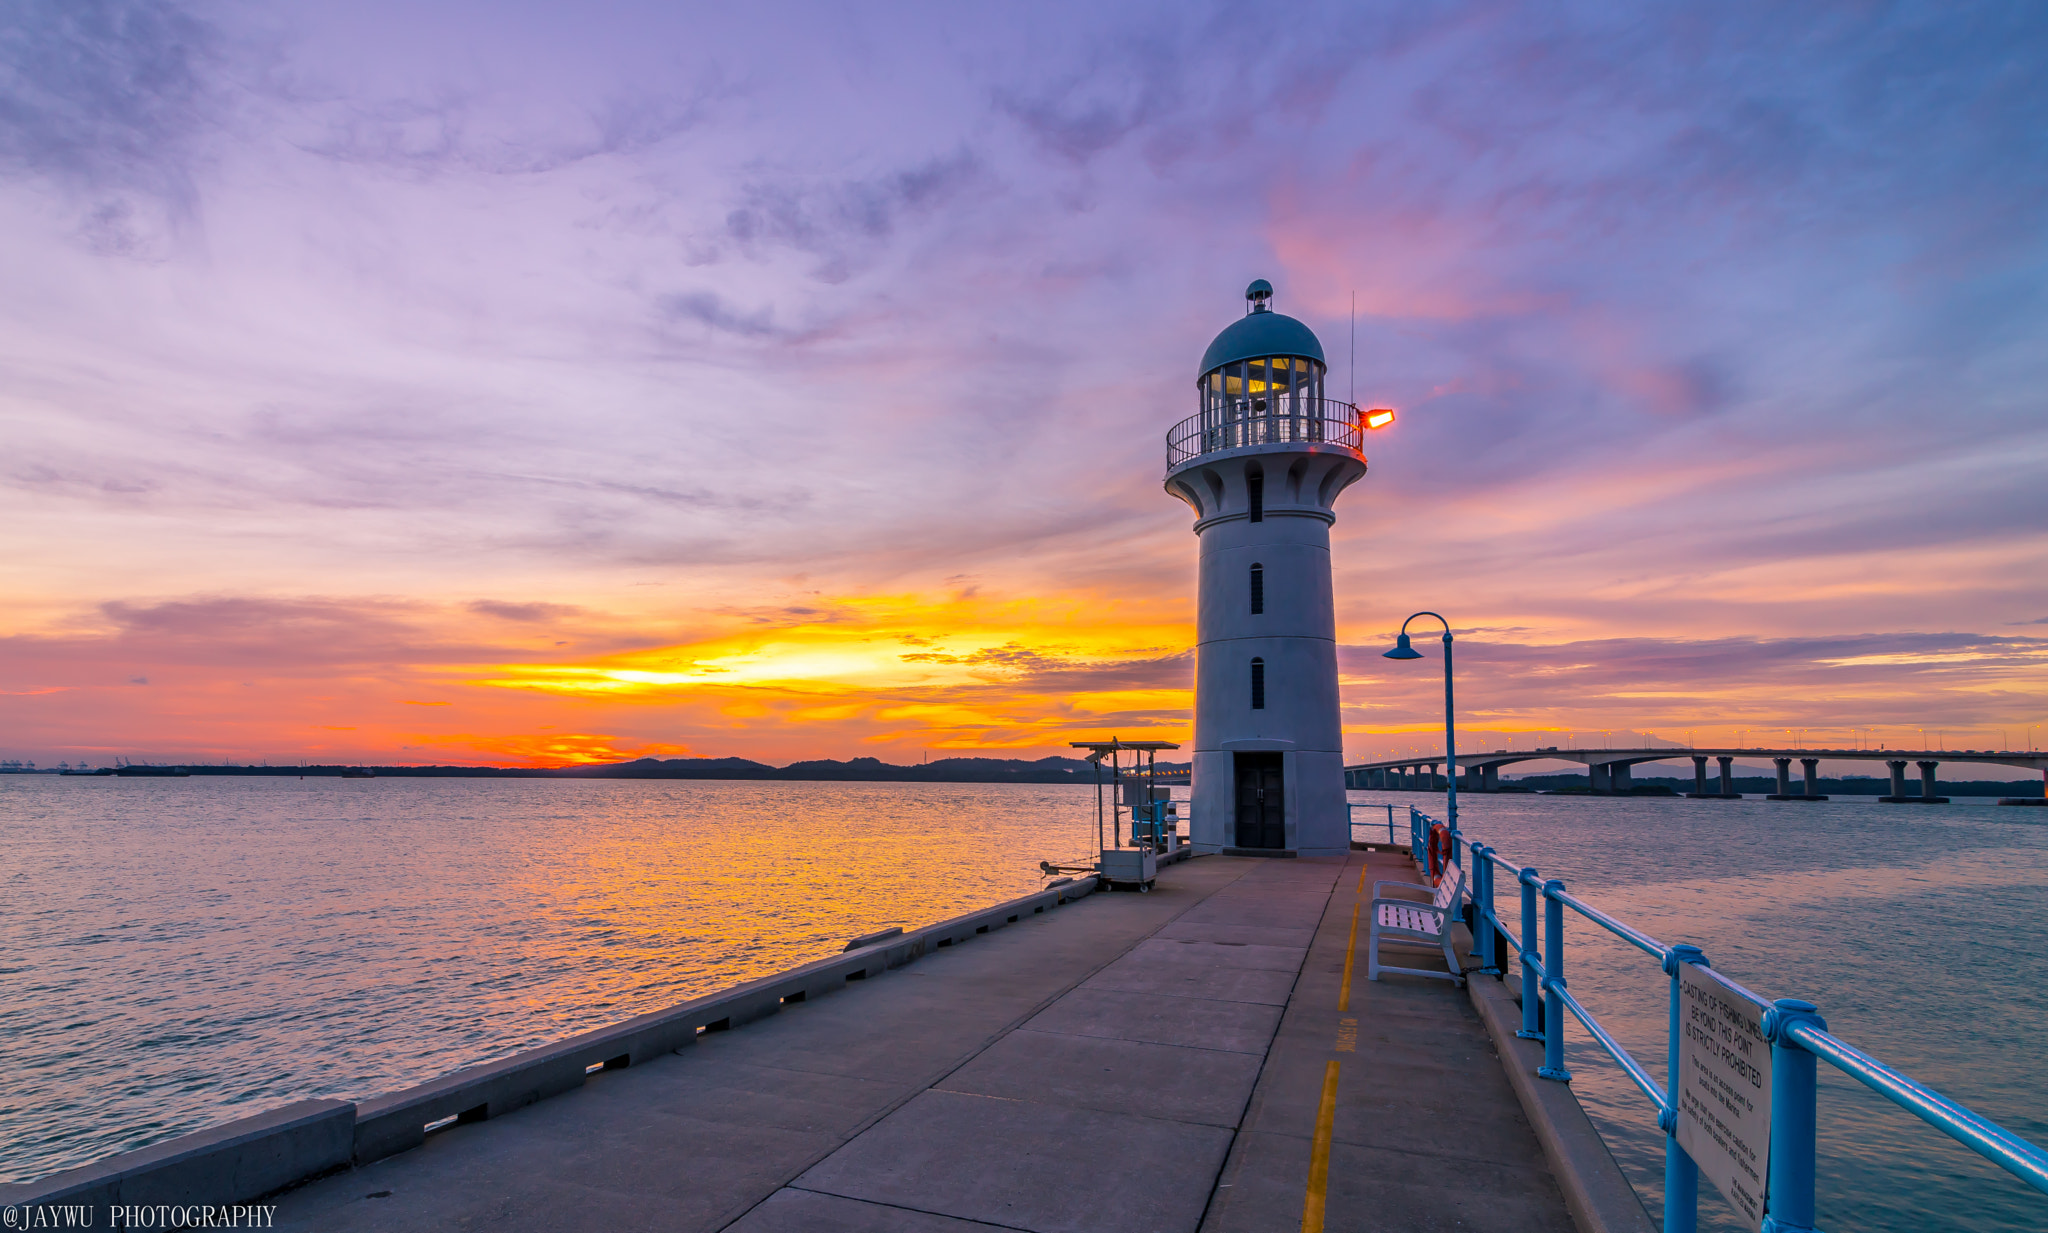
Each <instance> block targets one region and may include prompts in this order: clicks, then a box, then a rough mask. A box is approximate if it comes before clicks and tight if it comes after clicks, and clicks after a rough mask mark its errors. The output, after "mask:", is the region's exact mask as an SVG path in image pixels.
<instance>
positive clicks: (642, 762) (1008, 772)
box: [4, 757, 1187, 784]
mask: <svg viewBox="0 0 2048 1233" xmlns="http://www.w3.org/2000/svg"><path fill="white" fill-rule="evenodd" d="M136 765H142V764H136ZM148 765H152V766H163V767H166V768H177V769H180V770H183V771H185V772H186V773H187V774H189V775H192V776H199V775H287V776H297V777H309V776H317V777H320V778H332V779H340V778H344V777H351V776H353V777H363V772H364V771H368V772H370V773H371V774H372V775H374V776H376V777H377V778H379V779H729V780H730V779H737V780H796V781H819V782H837V783H1030V784H1049V783H1082V784H1092V783H1094V782H1095V774H1096V772H1095V767H1094V766H1093V765H1092V764H1090V763H1088V762H1084V761H1081V760H1080V759H1078V758H1060V757H1052V758H1040V759H1038V760H1036V761H1025V760H1024V759H1021V758H941V759H939V760H937V761H935V762H928V763H913V764H911V765H908V766H899V765H897V764H895V763H893V762H883V761H882V760H880V759H879V758H854V759H851V760H849V761H846V762H839V761H834V760H831V759H824V760H820V761H811V762H793V763H791V764H790V765H788V766H781V767H777V766H770V765H768V764H767V763H765V762H754V761H751V760H749V759H747V758H668V759H656V758H637V759H635V760H633V761H631V762H616V763H609V764H606V765H603V766H560V767H529V766H363V765H360V764H354V763H351V764H347V765H343V764H339V763H336V764H324V765H319V766H227V765H216V766H207V765H203V764H201V763H196V762H166V763H152V764H148ZM1159 770H1160V771H1161V772H1162V775H1161V778H1166V777H1167V776H1166V775H1165V774H1164V772H1168V771H1175V772H1180V774H1178V775H1177V776H1176V777H1175V781H1177V782H1181V783H1185V782H1187V778H1186V774H1185V772H1186V770H1187V763H1184V762H1182V763H1167V762H1161V763H1160V764H1159ZM4 773H9V774H28V775H45V774H47V775H58V774H62V773H63V772H61V771H59V770H57V769H55V768H46V767H38V768H35V769H27V768H22V769H18V770H17V769H14V768H8V770H7V771H6V772H4ZM72 774H73V777H77V772H75V771H74V772H73V773H72ZM138 777H139V778H150V777H151V776H147V775H140V776H138Z"/></svg>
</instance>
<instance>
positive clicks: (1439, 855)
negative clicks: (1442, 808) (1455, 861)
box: [1429, 822, 1451, 886]
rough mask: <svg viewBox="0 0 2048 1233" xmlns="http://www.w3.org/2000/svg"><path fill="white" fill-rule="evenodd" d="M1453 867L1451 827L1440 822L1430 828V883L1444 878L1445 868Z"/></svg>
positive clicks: (1438, 881) (1432, 883) (1432, 884)
mask: <svg viewBox="0 0 2048 1233" xmlns="http://www.w3.org/2000/svg"><path fill="white" fill-rule="evenodd" d="M1450 867H1451V828H1450V827H1448V826H1445V825H1444V824H1443V823H1441V822H1439V823H1437V824H1436V825H1435V826H1432V827H1430V828H1429V884H1430V885H1431V886H1435V885H1437V884H1438V883H1440V882H1442V881H1443V879H1444V870H1446V869H1448V868H1450Z"/></svg>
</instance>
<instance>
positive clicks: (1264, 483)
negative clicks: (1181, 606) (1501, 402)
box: [1166, 279, 1392, 856]
mask: <svg viewBox="0 0 2048 1233" xmlns="http://www.w3.org/2000/svg"><path fill="white" fill-rule="evenodd" d="M1272 299H1273V288H1272V285H1271V284H1269V283H1268V282H1266V281H1265V280H1264V279H1260V280H1259V281H1257V282H1255V283H1253V284H1252V285H1251V286H1250V287H1249V288H1247V289H1246V291H1245V300H1246V310H1245V315H1244V316H1243V317H1242V318H1240V319H1239V320H1237V321H1234V322H1232V323H1231V324H1230V325H1229V326H1228V327H1227V328H1225V329H1224V331H1223V332H1222V333H1220V334H1218V335H1217V336H1216V341H1214V342H1212V343H1210V344H1209V350H1208V351H1207V352H1206V353H1205V354H1204V355H1203V356H1202V366H1201V369H1200V372H1199V375H1198V377H1197V379H1196V382H1195V392H1196V408H1197V409H1196V412H1195V414H1194V415H1192V416H1190V417H1188V418H1187V419H1186V420H1183V421H1182V422H1181V423H1180V424H1178V425H1176V426H1175V427H1174V428H1173V430H1172V431H1170V432H1169V433H1167V437H1166V491H1167V492H1168V493H1170V494H1171V495H1173V496H1176V497H1178V498H1180V499H1181V500H1182V501H1185V502H1187V504H1188V507H1189V508H1190V509H1192V510H1193V511H1194V515H1195V525H1194V531H1195V537H1196V539H1197V540H1198V541H1199V544H1200V547H1199V549H1198V553H1199V557H1198V560H1199V581H1198V582H1197V584H1196V592H1197V599H1196V609H1195V738H1194V800H1193V805H1194V808H1193V818H1192V827H1191V834H1190V839H1191V841H1192V843H1193V844H1194V847H1195V850H1196V851H1198V852H1226V853H1237V852H1242V853H1246V854H1260V855H1298V856H1335V855H1339V854H1342V853H1345V852H1348V851H1350V847H1351V826H1350V816H1349V811H1348V810H1347V808H1346V806H1345V797H1344V743H1343V721H1342V718H1341V716H1340V714H1339V710H1338V700H1337V615H1336V608H1335V604H1334V601H1333V598H1332V594H1331V587H1330V525H1331V524H1332V523H1334V522H1335V521H1336V520H1337V515H1336V504H1337V496H1338V494H1339V493H1342V492H1343V491H1344V490H1345V489H1346V488H1349V487H1350V486H1351V485H1352V484H1353V483H1354V482H1356V481H1357V480H1358V479H1359V478H1360V477H1362V476H1363V475H1364V474H1365V452H1364V449H1363V445H1364V433H1365V428H1366V424H1365V422H1364V421H1363V420H1362V419H1361V417H1360V415H1359V411H1358V408H1357V407H1355V406H1353V405H1352V404H1350V403H1347V402H1339V401H1336V400H1335V399H1332V398H1329V397H1328V396H1327V394H1326V392H1325V389H1324V379H1325V375H1326V372H1327V370H1328V365H1327V363H1325V361H1324V359H1323V347H1322V344H1321V343H1320V342H1319V341H1317V339H1316V336H1315V332H1314V331H1313V330H1311V329H1309V328H1308V327H1307V326H1306V325H1303V324H1302V323H1301V322H1299V321H1297V320H1295V319H1294V318H1292V317H1289V316H1285V315H1283V314H1281V313H1277V312H1274V311H1273V308H1272ZM1383 416H1384V418H1386V419H1391V418H1392V417H1391V414H1390V413H1382V412H1374V413H1373V417H1374V419H1375V421H1378V420H1380V419H1381V418H1382V417H1383Z"/></svg>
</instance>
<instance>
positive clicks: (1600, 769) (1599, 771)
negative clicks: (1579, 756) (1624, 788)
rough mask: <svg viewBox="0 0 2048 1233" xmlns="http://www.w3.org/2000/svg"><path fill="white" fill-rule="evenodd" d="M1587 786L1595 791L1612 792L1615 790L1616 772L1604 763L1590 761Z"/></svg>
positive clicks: (1587, 771)
mask: <svg viewBox="0 0 2048 1233" xmlns="http://www.w3.org/2000/svg"><path fill="white" fill-rule="evenodd" d="M1586 786H1587V787H1589V788H1591V789H1592V790H1593V791H1595V792H1612V791H1613V790H1614V772H1613V771H1611V770H1609V769H1608V768H1607V766H1606V765H1605V764H1603V763H1597V762H1588V763H1587V764H1586Z"/></svg>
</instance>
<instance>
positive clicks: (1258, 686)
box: [1252, 659, 1266, 711]
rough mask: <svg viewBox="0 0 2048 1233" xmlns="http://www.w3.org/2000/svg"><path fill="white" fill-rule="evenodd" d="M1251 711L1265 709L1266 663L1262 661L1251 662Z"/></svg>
mask: <svg viewBox="0 0 2048 1233" xmlns="http://www.w3.org/2000/svg"><path fill="white" fill-rule="evenodd" d="M1252 709H1253V710H1255V711H1263V710H1265V709H1266V661H1265V660H1263V659H1254V660H1253V661H1252Z"/></svg>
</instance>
